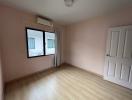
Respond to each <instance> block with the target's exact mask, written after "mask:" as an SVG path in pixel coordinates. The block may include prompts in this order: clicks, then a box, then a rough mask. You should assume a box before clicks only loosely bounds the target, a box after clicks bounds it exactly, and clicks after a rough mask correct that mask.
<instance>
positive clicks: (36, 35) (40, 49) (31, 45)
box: [27, 29, 44, 57]
mask: <svg viewBox="0 0 132 100" xmlns="http://www.w3.org/2000/svg"><path fill="white" fill-rule="evenodd" d="M27 39H28V41H27V42H28V57H34V56H41V55H44V44H43V43H44V42H43V31H39V30H35V29H27Z"/></svg>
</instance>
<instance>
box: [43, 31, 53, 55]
mask: <svg viewBox="0 0 132 100" xmlns="http://www.w3.org/2000/svg"><path fill="white" fill-rule="evenodd" d="M45 43H46V45H45V53H46V55H50V54H55V33H51V32H45Z"/></svg>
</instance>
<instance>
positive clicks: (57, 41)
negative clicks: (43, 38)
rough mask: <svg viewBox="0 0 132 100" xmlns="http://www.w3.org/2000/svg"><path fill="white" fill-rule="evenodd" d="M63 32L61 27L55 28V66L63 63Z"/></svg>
mask: <svg viewBox="0 0 132 100" xmlns="http://www.w3.org/2000/svg"><path fill="white" fill-rule="evenodd" d="M61 34H62V33H61V30H60V29H59V28H55V58H54V66H55V67H58V66H59V65H60V64H61Z"/></svg>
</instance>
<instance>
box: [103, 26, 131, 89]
mask: <svg viewBox="0 0 132 100" xmlns="http://www.w3.org/2000/svg"><path fill="white" fill-rule="evenodd" d="M104 79H106V80H108V81H111V82H114V83H116V84H119V85H122V86H124V87H127V88H130V89H132V26H125V27H116V28H111V29H109V33H108V38H107V46H106V56H105V67H104Z"/></svg>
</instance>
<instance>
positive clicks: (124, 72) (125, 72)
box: [121, 64, 131, 82]
mask: <svg viewBox="0 0 132 100" xmlns="http://www.w3.org/2000/svg"><path fill="white" fill-rule="evenodd" d="M130 70H131V66H128V65H125V64H123V65H122V69H121V80H123V81H126V82H129V77H130Z"/></svg>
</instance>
